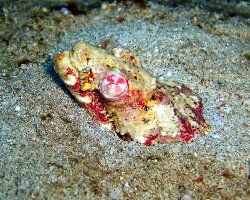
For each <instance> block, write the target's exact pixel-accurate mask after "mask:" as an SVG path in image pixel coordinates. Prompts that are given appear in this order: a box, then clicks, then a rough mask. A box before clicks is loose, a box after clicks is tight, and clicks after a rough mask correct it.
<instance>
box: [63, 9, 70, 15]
mask: <svg viewBox="0 0 250 200" xmlns="http://www.w3.org/2000/svg"><path fill="white" fill-rule="evenodd" d="M61 12H62V14H63V15H67V14H69V9H68V8H62V9H61Z"/></svg>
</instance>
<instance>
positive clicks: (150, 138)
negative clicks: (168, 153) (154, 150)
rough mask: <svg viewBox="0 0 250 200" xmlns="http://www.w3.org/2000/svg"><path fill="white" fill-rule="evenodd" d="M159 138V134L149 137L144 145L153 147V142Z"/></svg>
mask: <svg viewBox="0 0 250 200" xmlns="http://www.w3.org/2000/svg"><path fill="white" fill-rule="evenodd" d="M157 137H158V134H156V135H149V136H147V138H146V141H145V142H144V144H145V145H146V146H151V144H152V141H153V140H155V139H156V138H157Z"/></svg>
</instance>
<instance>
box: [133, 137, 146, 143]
mask: <svg viewBox="0 0 250 200" xmlns="http://www.w3.org/2000/svg"><path fill="white" fill-rule="evenodd" d="M134 140H135V141H137V142H139V143H145V141H146V138H145V137H144V136H142V135H136V136H135V138H134Z"/></svg>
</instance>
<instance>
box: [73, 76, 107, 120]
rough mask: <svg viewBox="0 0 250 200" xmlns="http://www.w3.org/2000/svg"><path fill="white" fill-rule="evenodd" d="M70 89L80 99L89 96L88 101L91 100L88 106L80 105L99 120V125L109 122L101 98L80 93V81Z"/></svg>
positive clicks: (84, 92) (91, 93)
mask: <svg viewBox="0 0 250 200" xmlns="http://www.w3.org/2000/svg"><path fill="white" fill-rule="evenodd" d="M71 89H73V90H74V91H75V92H77V93H78V94H79V95H80V96H82V97H85V96H89V97H90V99H92V102H91V103H89V104H85V103H82V106H83V107H84V108H86V109H87V110H90V111H91V112H92V113H93V114H94V116H95V117H96V119H97V120H99V121H100V122H101V123H107V122H109V117H108V112H107V110H106V108H105V107H104V105H103V103H102V101H101V97H100V96H99V94H98V93H96V92H90V91H81V80H80V79H78V81H77V82H76V84H75V85H74V86H71Z"/></svg>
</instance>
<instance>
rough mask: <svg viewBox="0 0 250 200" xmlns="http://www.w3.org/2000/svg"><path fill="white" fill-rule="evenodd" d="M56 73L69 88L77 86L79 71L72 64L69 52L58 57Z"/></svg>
mask: <svg viewBox="0 0 250 200" xmlns="http://www.w3.org/2000/svg"><path fill="white" fill-rule="evenodd" d="M55 71H56V72H57V74H58V75H59V76H60V78H61V79H62V80H63V82H64V83H65V84H66V85H68V86H73V85H75V84H76V82H77V80H78V77H79V73H78V71H77V70H76V69H75V68H74V67H73V66H72V65H71V63H70V57H69V52H68V51H64V52H62V53H60V54H58V55H57V56H56V61H55Z"/></svg>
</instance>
